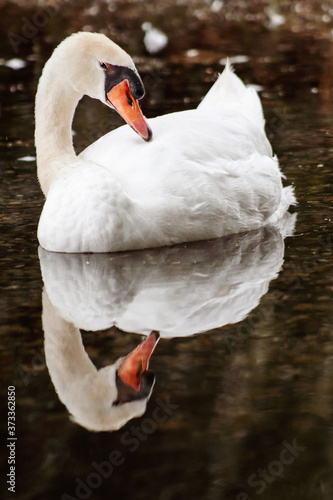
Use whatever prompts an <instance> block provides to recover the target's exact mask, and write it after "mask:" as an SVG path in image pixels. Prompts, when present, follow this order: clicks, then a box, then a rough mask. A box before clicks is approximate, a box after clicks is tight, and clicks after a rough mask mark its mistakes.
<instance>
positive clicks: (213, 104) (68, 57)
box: [36, 33, 295, 253]
mask: <svg viewBox="0 0 333 500" xmlns="http://www.w3.org/2000/svg"><path fill="white" fill-rule="evenodd" d="M101 61H102V63H101ZM102 65H104V66H105V67H104V66H103V67H102ZM114 68H116V70H114ZM119 68H120V69H119ZM64 75H66V77H64ZM122 77H123V80H121V78H122ZM113 79H114V80H113ZM140 82H141V80H140V78H139V76H138V74H137V71H136V69H135V66H134V63H133V61H132V59H131V58H130V56H128V54H126V53H125V52H124V51H123V50H122V49H120V48H119V47H118V46H117V45H115V44H113V42H111V41H110V40H109V39H107V38H106V37H104V35H99V34H92V33H78V34H75V35H72V36H71V37H69V38H68V39H66V40H65V41H64V42H62V44H60V45H59V47H58V48H57V49H56V50H55V52H54V54H53V55H52V57H51V58H50V60H49V61H48V62H47V64H46V66H45V69H44V71H43V75H42V77H41V79H40V83H39V87H38V92H37V97H36V148H37V163H38V177H39V180H40V183H41V187H42V190H43V191H44V193H45V195H46V201H45V205H44V208H43V211H42V214H41V218H40V221H39V227H38V238H39V242H40V245H41V246H42V247H43V248H45V249H46V250H50V251H55V252H66V253H75V252H114V251H123V250H134V249H142V248H150V247H159V246H165V245H173V244H176V243H181V242H187V241H196V240H204V239H211V238H217V237H221V236H226V235H230V234H235V233H240V232H243V231H248V230H255V229H258V228H260V227H262V226H264V225H270V224H271V225H274V224H276V223H277V221H278V220H279V219H280V218H281V217H282V216H283V215H284V213H285V212H286V211H287V209H288V207H289V206H290V205H291V204H294V203H295V198H294V194H293V189H292V188H291V187H287V188H283V187H282V183H281V172H280V169H279V165H278V161H277V158H276V157H274V156H273V155H272V149H271V146H270V144H269V141H268V139H267V137H266V135H265V131H264V123H265V122H264V118H263V113H262V107H261V103H260V100H259V98H258V96H257V94H256V92H255V91H254V90H253V89H250V88H246V87H245V86H244V84H243V83H242V82H241V80H240V79H239V78H238V77H237V76H236V75H235V74H234V73H233V71H232V69H231V68H230V66H229V65H227V66H226V68H225V70H224V71H223V73H222V74H221V76H220V77H219V78H218V80H217V81H216V82H215V84H214V85H213V87H212V88H211V90H210V91H209V92H208V94H207V95H206V96H205V98H204V99H203V101H202V102H201V103H200V105H199V106H198V108H197V109H195V110H190V111H183V112H178V113H170V114H167V115H163V116H159V117H156V118H153V119H150V120H149V122H147V121H146V120H145V118H144V117H143V115H142V114H141V111H140V109H139V107H138V104H137V103H136V101H137V100H138V99H140V98H141V97H142V96H143V94H144V89H143V86H142V88H141V86H140V85H141V84H142V82H141V83H140ZM123 85H125V87H122V86H123ZM121 92H122V93H123V94H124V95H125V96H126V98H127V101H128V102H129V103H130V105H131V109H129V113H127V108H126V106H127V104H126V102H125V101H126V99H125V98H123V97H122V96H121V95H120V94H121ZM83 94H87V95H90V96H91V97H93V98H97V99H99V100H101V101H102V102H103V103H105V104H108V105H109V106H111V107H113V108H115V109H116V110H117V111H118V112H120V114H121V115H122V116H123V117H124V118H125V120H126V121H127V122H128V123H129V124H130V125H131V127H132V128H133V129H134V130H135V131H136V132H137V134H138V135H136V134H134V133H133V131H132V130H131V129H130V127H127V126H126V125H125V126H123V127H120V128H119V129H117V130H115V131H112V132H110V133H108V134H106V135H105V136H103V137H102V138H100V139H99V140H97V141H96V142H95V143H93V144H92V145H90V146H89V147H88V148H87V149H86V150H85V151H83V152H82V153H81V154H80V155H79V156H76V155H75V152H74V150H73V146H72V140H71V137H70V133H71V122H72V117H73V114H74V111H75V107H76V105H77V102H78V101H79V99H80V98H81V97H82V95H83ZM119 96H120V98H123V99H125V100H123V101H121V103H120V105H118V101H115V100H114V98H117V99H118V97H119ZM115 102H116V104H115ZM135 105H136V106H137V108H135V109H134V107H135ZM127 107H128V106H127ZM132 108H133V109H132ZM152 132H153V134H154V136H153V139H152V140H151V138H152ZM142 139H144V140H142Z"/></svg>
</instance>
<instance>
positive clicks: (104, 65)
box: [99, 62, 107, 69]
mask: <svg viewBox="0 0 333 500" xmlns="http://www.w3.org/2000/svg"><path fill="white" fill-rule="evenodd" d="M99 65H100V67H101V68H103V69H106V68H107V65H106V64H105V63H104V62H100V63H99Z"/></svg>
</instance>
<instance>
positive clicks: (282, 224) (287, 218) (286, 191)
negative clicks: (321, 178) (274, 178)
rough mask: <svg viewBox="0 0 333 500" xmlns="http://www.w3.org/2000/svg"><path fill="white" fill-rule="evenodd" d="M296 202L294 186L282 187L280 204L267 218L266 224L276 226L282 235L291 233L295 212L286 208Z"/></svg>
mask: <svg viewBox="0 0 333 500" xmlns="http://www.w3.org/2000/svg"><path fill="white" fill-rule="evenodd" d="M296 204H297V201H296V198H295V193H294V188H293V187H292V186H288V187H285V188H283V190H282V196H281V201H280V205H279V206H278V208H277V210H276V211H275V212H274V213H273V214H272V215H271V216H270V217H269V218H268V220H267V221H266V225H272V226H276V227H278V228H279V230H280V232H281V234H283V236H290V235H292V234H293V230H294V226H295V223H296V214H290V213H289V212H288V208H289V207H290V206H291V205H296Z"/></svg>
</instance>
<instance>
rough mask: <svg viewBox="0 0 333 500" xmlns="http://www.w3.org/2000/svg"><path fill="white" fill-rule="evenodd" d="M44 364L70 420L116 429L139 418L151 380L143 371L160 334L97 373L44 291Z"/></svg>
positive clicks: (74, 332) (98, 428) (77, 337)
mask: <svg viewBox="0 0 333 500" xmlns="http://www.w3.org/2000/svg"><path fill="white" fill-rule="evenodd" d="M43 329H44V335H45V359H46V364H47V367H48V370H49V373H50V376H51V379H52V382H53V384H54V386H55V389H56V391H57V394H58V396H59V398H60V400H61V401H62V402H63V403H64V405H65V406H66V408H67V409H68V411H69V412H70V413H71V415H72V418H73V420H74V421H75V422H77V423H78V424H80V425H82V426H83V427H85V428H87V429H90V430H94V431H107V430H117V429H119V428H120V427H122V426H123V425H125V423H126V422H127V421H128V420H130V419H132V418H135V417H139V416H141V415H142V414H143V413H144V412H145V410H146V405H147V401H148V399H149V397H150V395H151V392H152V389H153V385H154V382H155V377H154V375H153V374H152V373H151V372H148V371H147V368H148V363H149V359H150V356H151V354H152V352H153V350H154V348H155V346H156V344H157V342H158V339H159V334H158V333H157V332H151V334H150V335H149V336H148V337H147V338H146V339H145V340H144V341H143V342H142V343H141V344H139V345H138V347H136V349H134V350H133V351H132V352H131V353H130V354H129V355H128V356H126V357H125V358H121V359H119V360H118V361H116V362H115V363H113V364H112V365H108V366H104V367H103V368H101V369H100V370H97V368H96V367H95V365H94V364H93V363H92V361H91V360H90V359H89V356H88V355H87V353H86V351H85V349H84V346H83V343H82V339H81V333H80V330H79V329H78V328H76V327H75V326H74V325H73V324H72V323H70V322H69V321H66V320H65V319H64V318H63V317H62V316H61V313H60V312H59V310H58V309H57V308H56V307H55V306H54V305H53V304H52V302H51V301H50V299H49V297H48V295H47V292H46V290H44V291H43Z"/></svg>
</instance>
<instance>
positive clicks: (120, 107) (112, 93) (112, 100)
mask: <svg viewBox="0 0 333 500" xmlns="http://www.w3.org/2000/svg"><path fill="white" fill-rule="evenodd" d="M106 100H107V102H108V103H109V104H111V106H112V107H113V108H114V109H115V110H116V111H117V112H118V113H119V114H120V116H121V117H122V118H124V120H125V121H126V123H128V125H129V126H130V127H132V129H133V130H134V131H135V132H136V133H137V134H139V136H140V137H142V139H144V140H145V141H150V140H151V138H152V136H153V133H152V130H151V128H150V127H149V125H148V123H147V121H146V119H145V117H144V116H143V114H142V111H141V109H140V106H139V103H138V101H137V100H136V99H134V97H133V96H132V93H131V91H130V86H129V83H128V80H127V79H126V80H122V81H121V82H120V83H118V84H117V85H114V86H113V87H112V88H111V90H109V92H108V93H107V94H106Z"/></svg>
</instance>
